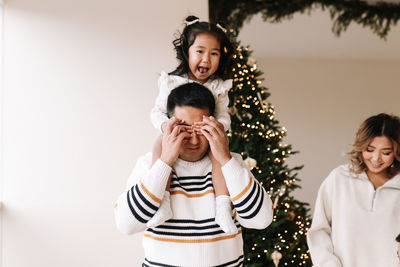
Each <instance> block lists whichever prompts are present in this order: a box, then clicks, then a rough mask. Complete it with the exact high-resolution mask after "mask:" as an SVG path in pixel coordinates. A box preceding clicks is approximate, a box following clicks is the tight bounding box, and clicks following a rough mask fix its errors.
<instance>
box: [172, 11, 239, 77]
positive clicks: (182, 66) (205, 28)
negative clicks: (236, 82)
mask: <svg viewBox="0 0 400 267" xmlns="http://www.w3.org/2000/svg"><path fill="white" fill-rule="evenodd" d="M185 23H186V26H185V28H184V29H183V32H182V33H181V34H180V36H179V37H178V38H176V39H175V40H174V41H173V42H172V43H173V45H174V48H175V51H176V58H177V59H178V61H179V65H178V67H177V68H176V69H175V70H174V71H172V72H171V73H170V74H174V75H180V76H181V75H184V74H187V73H189V72H190V69H189V47H190V46H192V44H193V43H194V41H195V40H196V36H197V35H198V34H201V33H207V34H211V35H212V36H214V37H215V38H217V40H218V41H219V44H220V47H221V48H220V53H221V57H220V59H219V65H218V69H217V71H216V72H215V73H214V75H216V76H218V77H219V78H221V79H224V80H225V79H227V78H230V75H231V69H232V55H233V46H232V44H231V42H230V41H229V38H228V37H227V36H226V34H225V32H224V30H223V28H222V27H221V26H220V25H215V24H212V23H208V22H204V21H199V18H198V17H195V16H189V17H187V18H186V20H185Z"/></svg>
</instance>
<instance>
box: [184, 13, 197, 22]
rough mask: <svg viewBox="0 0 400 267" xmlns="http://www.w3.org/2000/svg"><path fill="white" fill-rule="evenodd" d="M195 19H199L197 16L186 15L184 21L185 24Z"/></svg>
mask: <svg viewBox="0 0 400 267" xmlns="http://www.w3.org/2000/svg"><path fill="white" fill-rule="evenodd" d="M195 20H199V18H198V17H196V16H192V15H191V16H188V17H187V18H186V19H185V23H186V24H187V23H190V22H193V21H195Z"/></svg>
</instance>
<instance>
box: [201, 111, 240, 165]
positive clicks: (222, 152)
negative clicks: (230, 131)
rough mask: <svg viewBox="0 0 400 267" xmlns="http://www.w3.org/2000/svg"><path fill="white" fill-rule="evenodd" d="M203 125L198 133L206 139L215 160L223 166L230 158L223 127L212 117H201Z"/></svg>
mask: <svg viewBox="0 0 400 267" xmlns="http://www.w3.org/2000/svg"><path fill="white" fill-rule="evenodd" d="M203 123H204V125H203V126H202V127H201V130H200V132H201V133H202V134H203V135H204V136H205V137H206V138H207V140H208V143H209V144H210V149H211V152H212V153H213V155H214V157H215V159H216V160H217V161H218V162H219V163H220V164H221V165H222V166H223V165H225V163H227V162H228V161H229V160H230V159H231V158H232V156H231V153H230V152H229V144H228V136H227V135H226V132H225V130H224V126H223V125H222V123H220V122H219V121H217V120H216V119H215V118H214V117H212V116H210V117H207V116H203Z"/></svg>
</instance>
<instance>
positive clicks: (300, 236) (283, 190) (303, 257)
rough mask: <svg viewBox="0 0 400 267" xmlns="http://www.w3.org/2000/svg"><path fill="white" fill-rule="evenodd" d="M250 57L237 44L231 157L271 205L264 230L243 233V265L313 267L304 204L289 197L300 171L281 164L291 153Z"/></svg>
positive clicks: (295, 185)
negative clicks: (249, 174)
mask: <svg viewBox="0 0 400 267" xmlns="http://www.w3.org/2000/svg"><path fill="white" fill-rule="evenodd" d="M231 33H233V32H232V31H231ZM250 55H251V51H250V49H249V48H248V47H243V46H241V45H240V43H238V44H237V46H236V53H235V56H234V67H233V69H232V71H233V87H232V89H231V90H230V92H229V98H230V106H229V113H230V114H231V129H230V131H229V133H228V136H229V138H230V140H229V144H230V149H231V151H233V152H237V153H240V154H241V155H242V156H243V157H244V158H245V162H246V164H247V165H248V167H249V169H250V170H251V172H252V173H253V174H254V176H255V178H256V179H257V180H258V181H259V182H260V184H261V185H262V186H263V187H264V188H265V190H266V191H267V192H268V195H269V196H270V197H271V199H272V200H273V201H274V203H273V207H274V217H273V222H272V223H271V225H270V226H269V227H267V228H266V229H265V230H261V231H260V230H251V229H245V228H243V239H244V250H245V258H244V265H245V266H263V267H269V266H271V267H274V266H275V267H276V266H278V264H279V266H312V264H311V260H310V257H309V252H308V247H307V243H306V233H307V230H308V228H309V227H310V221H311V220H310V216H309V215H308V207H307V205H308V204H307V203H302V202H300V201H298V200H296V199H294V198H293V197H292V196H291V193H292V192H293V190H295V189H297V188H299V185H298V182H299V181H300V180H299V179H298V178H297V171H298V170H300V169H301V168H302V167H301V166H297V167H289V166H288V165H287V164H286V159H287V158H288V157H289V156H291V155H293V154H296V152H295V151H292V148H291V146H290V145H287V144H285V145H283V144H282V140H283V138H284V137H285V136H286V133H287V130H286V128H285V127H281V126H279V122H278V121H277V120H276V114H275V107H274V106H273V105H272V104H271V103H270V102H269V101H268V100H267V99H268V97H269V95H270V94H269V91H268V88H265V87H263V86H262V81H261V79H260V76H261V75H262V72H261V71H260V70H259V69H258V66H257V62H256V60H255V59H254V58H251V57H250ZM275 251H276V252H275ZM274 253H275V254H274ZM278 253H279V254H278Z"/></svg>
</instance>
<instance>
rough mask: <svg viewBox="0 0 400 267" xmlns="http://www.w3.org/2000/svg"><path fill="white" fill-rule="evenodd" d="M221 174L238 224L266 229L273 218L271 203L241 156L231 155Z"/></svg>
mask: <svg viewBox="0 0 400 267" xmlns="http://www.w3.org/2000/svg"><path fill="white" fill-rule="evenodd" d="M222 173H223V175H224V178H225V181H226V186H227V188H228V191H229V194H230V196H231V200H232V203H233V206H234V209H235V210H236V212H237V215H238V216H237V220H238V221H239V223H240V224H241V225H242V226H244V227H246V228H253V229H264V228H266V227H267V226H268V225H269V224H270V223H271V222H272V218H273V210H272V201H271V199H270V197H269V196H268V194H267V193H266V192H265V190H264V188H263V187H262V186H261V185H260V184H259V183H258V181H257V180H256V179H255V178H254V176H253V174H252V173H251V172H250V171H249V169H248V168H247V166H246V165H245V163H244V162H243V160H242V158H241V156H240V155H238V154H234V153H232V159H231V160H230V161H228V162H227V163H226V164H225V165H224V166H222Z"/></svg>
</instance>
